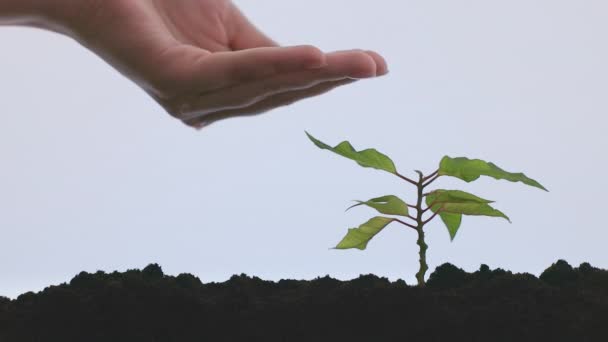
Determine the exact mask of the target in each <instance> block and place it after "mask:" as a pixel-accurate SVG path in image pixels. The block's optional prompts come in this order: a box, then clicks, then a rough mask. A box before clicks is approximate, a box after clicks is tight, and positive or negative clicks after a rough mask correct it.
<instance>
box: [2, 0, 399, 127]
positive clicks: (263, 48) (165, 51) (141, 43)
mask: <svg viewBox="0 0 608 342" xmlns="http://www.w3.org/2000/svg"><path fill="white" fill-rule="evenodd" d="M0 25H25V26H32V27H38V28H42V29H46V30H51V31H55V32H58V33H61V34H64V35H66V36H69V37H71V38H73V39H75V40H76V41H78V42H79V43H80V44H82V45H83V46H85V47H86V48H88V49H90V50H92V51H94V52H95V53H96V54H97V55H99V56H100V57H101V58H103V59H104V60H105V61H106V62H108V63H109V64H110V65H112V66H113V67H114V68H116V69H117V70H119V71H120V72H121V73H122V74H124V75H125V76H126V77H128V78H129V79H131V80H132V81H134V82H135V83H137V84H138V85H139V86H140V87H141V88H142V89H144V90H145V91H146V92H147V93H148V94H149V95H150V96H152V97H153V98H154V99H155V100H156V101H157V102H158V103H159V104H160V105H161V106H162V107H163V108H164V109H165V110H166V111H167V112H168V113H169V114H171V115H173V116H174V117H176V118H178V119H180V120H182V121H183V122H184V123H186V124H187V125H190V126H192V127H196V128H201V127H203V126H206V125H208V124H210V123H212V122H215V121H217V120H220V119H225V118H230V117H236V116H246V115H255V114H260V113H264V112H267V111H269V110H272V109H274V108H277V107H281V106H285V105H289V104H292V103H294V102H296V101H299V100H302V99H305V98H309V97H312V96H316V95H320V94H323V93H325V92H328V91H330V90H332V89H334V88H336V87H339V86H342V85H346V84H349V83H352V82H354V81H356V80H358V79H364V78H372V77H376V76H381V75H384V74H386V73H387V72H388V70H387V64H386V62H385V60H384V59H383V58H382V56H380V55H379V54H378V53H376V52H373V51H365V50H358V49H357V50H348V51H337V52H330V53H324V52H322V51H320V50H319V49H318V48H316V47H314V46H309V45H306V46H289V47H282V46H279V44H277V43H276V42H274V41H273V40H272V39H270V38H269V37H267V36H266V35H265V34H263V33H262V32H261V31H260V30H259V29H257V28H256V27H255V26H254V25H253V24H252V23H251V22H250V21H249V20H248V19H247V18H246V17H245V16H244V15H243V14H242V13H241V12H240V11H239V9H238V8H237V7H236V6H235V5H234V4H233V3H232V2H231V1H229V0H0Z"/></svg>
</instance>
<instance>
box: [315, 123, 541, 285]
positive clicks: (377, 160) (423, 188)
mask: <svg viewBox="0 0 608 342" xmlns="http://www.w3.org/2000/svg"><path fill="white" fill-rule="evenodd" d="M306 134H307V135H308V138H309V139H310V140H311V141H312V142H313V143H314V144H315V145H316V146H317V147H319V148H321V149H324V150H329V151H332V152H334V153H336V154H339V155H341V156H343V157H345V158H348V159H352V160H354V161H356V162H357V163H358V164H359V165H361V166H363V167H368V168H373V169H377V170H382V171H386V172H388V173H392V174H393V175H395V176H397V177H399V178H401V179H402V180H404V181H406V182H408V183H410V184H411V185H413V186H415V187H416V189H417V196H416V202H415V204H408V203H407V202H405V201H403V200H402V199H400V198H399V197H397V196H394V195H387V196H382V197H377V198H372V199H370V200H368V201H356V202H357V204H355V205H353V206H351V207H350V208H348V209H351V208H354V207H358V206H368V207H371V208H373V209H375V210H376V211H378V212H380V213H381V214H385V215H391V216H399V217H400V218H397V217H385V216H376V217H374V218H372V219H370V220H369V221H367V222H365V223H363V224H362V225H360V226H359V227H357V228H351V229H349V230H348V233H347V234H346V236H344V238H343V239H342V241H340V242H339V243H338V245H337V246H336V247H335V249H350V248H357V249H360V250H364V249H365V248H366V247H367V244H368V242H369V241H370V240H371V239H372V238H373V237H374V236H376V234H378V233H379V232H380V231H381V230H382V229H384V228H385V227H386V226H388V225H389V224H390V223H393V222H396V223H400V224H402V225H404V226H406V227H409V228H411V229H413V230H415V231H416V232H417V233H418V247H419V254H420V268H419V270H418V273H417V274H416V279H417V281H418V285H419V286H424V284H425V273H426V271H427V270H428V265H427V263H426V251H427V249H428V246H427V244H426V243H425V241H424V227H425V226H426V224H428V223H429V222H431V221H432V220H433V219H434V218H436V217H437V216H439V217H440V218H441V220H442V221H443V223H444V224H445V226H446V227H447V229H448V232H449V234H450V239H451V240H454V237H455V236H456V233H457V232H458V229H459V228H460V224H461V222H462V216H463V215H474V216H491V217H502V218H504V219H506V220H507V221H509V222H511V221H510V220H509V218H508V217H507V215H505V214H504V213H503V212H501V211H500V210H497V209H494V208H493V207H492V206H491V203H493V201H490V200H486V199H483V198H481V197H478V196H475V195H473V194H470V193H467V192H464V191H460V190H444V189H435V190H432V191H429V190H427V188H428V186H429V185H431V184H432V183H433V182H434V181H435V180H437V178H439V177H442V176H449V177H456V178H459V179H461V180H464V181H465V182H467V183H469V182H472V181H475V180H477V179H479V177H481V176H488V177H492V178H495V179H504V180H508V181H511V182H521V183H524V184H526V185H530V186H533V187H536V188H539V189H542V190H545V191H548V190H547V189H545V187H543V186H542V185H541V184H540V183H538V182H537V181H535V180H534V179H531V178H528V177H527V176H526V175H525V174H523V173H512V172H507V171H505V170H503V169H501V168H499V167H498V166H496V165H495V164H493V163H489V162H486V161H483V160H479V159H468V158H464V157H458V158H451V157H448V156H445V157H443V159H441V162H440V163H439V168H438V169H437V170H436V171H435V172H433V173H430V174H428V175H424V174H423V173H422V172H421V171H416V173H417V174H418V178H417V180H415V179H411V178H408V177H406V176H404V175H402V174H400V173H399V172H397V169H396V168H395V164H394V163H393V161H392V160H391V159H390V158H389V157H387V156H386V155H384V154H382V153H380V152H378V151H377V150H375V149H367V150H362V151H357V150H355V149H354V148H353V146H352V145H351V144H350V143H349V142H348V141H343V142H341V143H340V144H338V145H337V146H335V147H331V146H329V145H327V144H325V143H323V142H321V141H319V140H317V139H316V138H314V137H313V136H312V135H310V134H308V132H307V133H306ZM348 209H347V210H348Z"/></svg>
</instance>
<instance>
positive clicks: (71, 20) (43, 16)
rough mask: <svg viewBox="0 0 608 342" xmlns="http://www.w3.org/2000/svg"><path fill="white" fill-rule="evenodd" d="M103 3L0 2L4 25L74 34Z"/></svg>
mask: <svg viewBox="0 0 608 342" xmlns="http://www.w3.org/2000/svg"><path fill="white" fill-rule="evenodd" d="M99 2H101V1H99V0H0V25H19V26H30V27H37V28H41V29H46V30H50V31H55V32H58V33H62V34H66V35H72V34H73V33H74V32H76V31H77V30H78V26H79V25H80V23H81V22H82V20H83V18H86V16H87V15H88V13H90V12H91V10H90V9H91V8H93V7H94V6H95V4H96V3H99Z"/></svg>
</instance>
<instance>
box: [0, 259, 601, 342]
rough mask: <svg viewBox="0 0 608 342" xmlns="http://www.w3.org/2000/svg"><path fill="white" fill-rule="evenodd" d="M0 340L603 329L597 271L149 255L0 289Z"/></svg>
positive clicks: (542, 334)
mask: <svg viewBox="0 0 608 342" xmlns="http://www.w3.org/2000/svg"><path fill="white" fill-rule="evenodd" d="M0 341H1V342H20V341H28V342H29V341H32V342H34V341H36V342H37V341H42V342H47V341H61V342H70V341H79V342H81V341H86V342H97V341H100V342H101V341H103V342H108V341H131V342H138V341H146V342H152V341H154V342H162V341H180V342H181V341H214V342H215V341H265V342H266V341H267V342H273V341H294V342H296V341H315V342H316V341H366V342H374V341H467V342H472V341H489V342H493V341H510V342H511V341H535V342H536V341H577V342H580V341H608V271H606V270H600V269H597V268H594V267H592V266H590V265H589V264H587V263H584V264H581V265H580V267H578V268H572V267H571V266H570V265H568V264H567V263H566V262H565V261H558V262H557V263H555V264H553V265H552V266H551V267H549V268H548V269H547V270H546V271H545V272H544V273H543V274H542V275H541V276H540V279H538V278H536V277H534V276H533V275H530V274H512V273H511V272H506V271H503V270H501V269H497V270H490V269H489V268H488V267H487V266H485V265H482V266H481V268H480V270H479V271H477V272H474V273H466V272H464V271H463V270H461V269H459V268H456V267H455V266H453V265H450V264H444V265H442V266H439V267H438V268H437V269H436V270H435V272H434V273H433V274H431V276H430V279H429V281H428V286H427V288H424V289H422V288H417V287H412V286H408V285H406V284H405V283H404V282H403V281H397V282H392V283H391V282H389V281H388V280H387V279H385V278H378V277H376V276H373V275H366V276H361V277H359V278H357V279H354V280H351V281H345V282H343V281H338V280H335V279H332V278H329V277H324V278H318V279H315V280H312V281H296V280H281V281H279V282H277V283H275V282H269V281H263V280H261V279H259V278H255V277H254V278H250V277H247V276H245V275H240V276H234V277H232V278H231V279H230V280H228V281H226V282H224V283H210V284H202V283H201V281H200V280H199V279H198V278H196V277H194V276H192V275H190V274H180V275H179V276H177V277H172V276H167V275H164V274H163V272H162V270H161V268H160V267H159V266H158V265H156V264H152V265H149V266H148V267H146V268H145V269H143V270H142V271H139V270H129V271H127V272H124V273H119V272H114V273H111V274H106V273H104V272H97V273H94V274H89V273H85V272H82V273H80V274H79V275H77V276H76V277H75V278H74V279H72V280H71V281H70V283H69V284H62V285H59V286H51V287H49V288H47V289H45V290H44V291H42V292H40V293H36V294H35V293H26V294H23V295H21V296H19V298H17V299H16V300H13V301H11V300H8V299H6V298H2V297H0Z"/></svg>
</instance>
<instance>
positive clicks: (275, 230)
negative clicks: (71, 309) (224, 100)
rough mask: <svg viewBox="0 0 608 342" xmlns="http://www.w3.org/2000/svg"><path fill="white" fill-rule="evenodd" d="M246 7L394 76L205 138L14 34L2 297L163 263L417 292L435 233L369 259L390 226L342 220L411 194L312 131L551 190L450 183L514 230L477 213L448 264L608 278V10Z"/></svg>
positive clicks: (438, 240)
mask: <svg viewBox="0 0 608 342" xmlns="http://www.w3.org/2000/svg"><path fill="white" fill-rule="evenodd" d="M237 4H239V5H240V6H241V7H242V9H243V11H244V12H245V13H247V14H248V15H249V17H250V18H251V19H252V20H253V21H254V22H256V23H258V24H259V26H261V27H262V28H263V29H264V30H265V31H266V32H268V33H269V34H270V35H272V36H273V37H274V38H276V39H277V40H278V41H280V42H282V43H284V44H288V45H291V44H302V43H312V44H316V45H318V46H319V47H321V48H322V49H324V50H338V49H348V48H356V47H360V48H370V49H375V50H377V51H379V52H380V53H382V54H383V55H384V56H385V57H386V59H387V60H388V62H389V68H390V70H391V72H390V74H389V75H388V76H387V77H384V78H381V79H377V80H372V81H364V82H363V81H362V82H359V83H356V84H354V85H352V86H349V87H348V88H343V89H340V90H337V91H335V92H333V93H330V94H328V95H325V96H323V97H320V98H316V99H312V100H308V101H306V102H303V103H299V104H297V105H294V106H291V107H288V108H284V109H280V110H277V111H275V112H272V113H271V114H268V115H265V116H261V117H256V118H246V119H236V120H230V121H226V122H222V123H219V124H216V125H213V126H211V127H209V128H208V129H206V130H203V131H201V132H194V131H193V130H191V129H188V128H186V127H185V126H182V125H181V124H179V123H178V122H177V121H175V120H173V119H171V118H170V117H169V116H168V115H165V114H164V113H163V111H162V110H161V109H160V108H159V107H158V106H157V105H156V104H155V103H154V102H153V101H152V100H151V99H149V98H148V97H147V95H146V94H145V93H144V92H142V91H141V90H139V89H138V88H137V87H136V86H135V85H133V84H131V83H130V82H129V81H128V80H126V79H125V78H123V77H122V76H120V75H119V74H118V73H117V72H115V71H113V70H112V69H111V68H110V67H109V66H107V65H106V64H104V63H103V62H102V61H101V60H100V59H98V58H97V57H95V56H94V55H93V54H91V53H90V52H88V51H86V50H85V49H83V48H81V47H80V46H78V45H77V44H76V43H74V42H72V41H70V40H68V39H66V38H63V37H61V36H58V35H54V34H50V33H45V32H41V31H36V30H30V29H23V28H0V46H1V48H0V94H1V95H0V110H1V113H0V163H1V164H0V166H1V168H0V295H5V296H9V297H15V296H17V295H18V294H20V293H23V292H25V291H29V290H34V291H38V290H41V289H43V288H44V287H45V286H47V285H50V284H58V283H61V282H63V281H68V280H69V279H71V278H72V277H73V276H74V275H75V274H77V273H78V272H80V271H82V270H87V271H90V272H93V271H96V270H98V269H101V270H105V271H113V270H126V269H128V268H141V267H144V266H146V265H147V264H148V263H151V262H158V263H160V264H161V265H162V266H163V269H164V270H165V272H166V273H170V274H177V273H180V272H190V273H193V274H196V275H197V276H199V277H200V278H201V279H202V280H203V281H223V280H225V279H227V278H229V277H230V275H232V274H235V273H247V274H250V275H257V276H259V277H262V278H266V279H272V280H278V279H281V278H299V279H311V278H314V277H316V276H323V275H325V274H329V275H331V276H333V277H337V278H340V279H350V278H353V277H356V276H358V275H359V274H365V273H375V274H377V275H380V276H386V277H389V278H390V279H393V280H394V279H396V278H402V279H405V280H406V281H407V282H408V283H414V281H415V279H414V274H415V273H416V271H417V266H418V265H417V262H418V257H417V246H416V244H415V240H416V237H415V233H414V232H412V231H408V230H406V229H404V228H402V227H401V226H397V225H395V226H389V227H388V228H387V229H386V230H385V231H384V232H383V233H381V234H380V235H379V236H378V237H377V238H376V239H374V240H373V241H372V242H371V243H370V244H369V246H368V249H367V250H366V251H363V252H361V251H355V250H353V251H334V250H329V249H328V248H329V247H331V246H334V245H335V244H336V243H337V242H338V241H339V240H340V239H341V238H342V236H343V235H344V234H345V233H346V230H347V228H349V227H353V226H357V225H359V224H360V223H363V222H365V221H366V220H367V219H368V218H370V217H372V216H374V212H373V211H372V210H371V209H364V208H358V210H352V211H349V212H347V213H345V212H344V209H345V208H346V207H348V206H350V204H351V203H352V202H350V201H351V200H353V199H362V200H365V199H369V198H372V197H377V196H380V195H386V194H395V195H399V196H400V197H402V198H404V199H410V200H411V198H412V195H414V192H413V189H411V188H410V187H409V186H408V184H405V183H403V182H402V181H400V180H399V179H396V178H393V177H391V175H389V174H386V173H382V172H378V171H374V170H370V169H363V168H360V167H358V166H357V165H356V164H354V163H352V162H349V161H346V160H343V159H341V158H340V157H338V156H335V155H333V154H331V153H329V152H327V151H321V150H318V149H317V148H316V147H314V146H313V145H312V144H311V143H310V142H309V141H308V140H307V139H306V137H305V135H304V130H308V131H309V132H311V133H312V134H314V135H316V136H317V137H318V138H320V139H321V140H324V141H325V142H327V143H331V144H335V143H338V142H340V141H342V140H344V139H349V140H351V142H352V143H353V144H354V145H355V147H357V148H366V147H375V148H377V149H379V150H380V151H382V152H384V153H386V154H387V155H389V156H391V157H392V158H393V160H394V161H395V163H396V165H397V168H398V169H399V170H401V172H402V173H405V174H411V172H410V170H413V169H422V170H425V171H433V169H434V168H435V167H436V165H437V163H438V161H439V159H440V158H441V157H442V156H443V155H445V154H448V155H451V156H468V157H472V158H483V159H487V160H491V161H494V162H495V163H496V164H498V165H499V166H502V167H503V168H505V169H507V170H512V171H524V172H526V173H527V174H528V175H529V176H531V177H533V178H536V179H538V180H539V181H540V182H541V183H543V184H544V185H545V186H546V187H548V188H549V189H550V190H551V192H550V193H545V192H542V191H539V190H536V189H534V188H529V187H526V186H524V185H521V184H512V183H508V182H498V181H494V180H489V179H484V180H480V181H478V182H476V183H473V184H466V183H464V182H461V181H458V180H449V179H443V180H441V181H440V182H438V184H437V185H438V186H440V187H443V188H458V189H462V190H466V191H470V192H473V193H476V194H478V195H480V196H483V197H486V198H489V199H493V200H496V201H497V203H496V207H497V208H498V209H501V210H503V211H504V212H505V213H507V214H508V215H509V216H510V217H511V219H512V221H513V224H508V223H507V222H506V221H503V220H499V219H492V218H471V217H465V219H464V220H463V221H464V222H463V226H462V228H461V230H460V232H459V235H458V236H457V237H456V239H455V241H454V242H453V243H450V242H449V236H448V233H447V231H446V229H445V228H444V227H443V226H442V224H441V222H440V221H436V222H435V223H433V224H432V225H430V226H429V227H428V229H427V243H428V244H429V245H430V248H429V251H428V260H429V264H430V266H431V269H434V267H435V266H437V265H439V264H441V263H444V262H451V263H454V264H456V265H458V266H460V267H463V268H464V269H466V270H468V271H472V270H475V269H477V268H478V267H479V265H480V264H481V263H487V264H489V265H490V266H491V267H502V268H506V269H510V270H513V271H517V272H530V273H534V274H536V275H538V274H539V272H540V271H542V270H543V269H544V268H545V267H547V266H548V265H550V264H551V263H552V262H554V261H556V260H557V259H558V258H564V259H566V260H567V261H569V262H570V263H571V264H574V265H578V264H579V263H580V262H582V261H589V262H591V263H592V264H593V265H595V266H599V267H604V268H608V258H607V252H606V248H605V245H606V241H607V239H608V233H607V229H608V227H606V225H605V223H604V220H603V218H604V215H603V214H604V212H603V211H604V210H606V209H605V208H604V207H603V206H604V203H603V198H604V195H605V193H606V191H607V190H608V180H607V178H606V177H605V176H604V175H603V174H604V172H605V170H606V169H608V160H607V159H608V158H607V157H606V153H605V149H606V147H608V138H607V137H606V135H605V132H606V128H607V127H608V120H607V119H606V114H607V110H608V96H606V94H607V91H608V66H607V64H606V61H607V60H608V45H607V43H606V33H607V32H608V21H607V20H606V17H607V15H608V4H607V3H606V2H605V1H600V0H598V1H556V0H544V1H530V0H525V1H524V0H515V1H503V2H497V1H491V2H490V1H482V0H470V1H448V0H444V1H422V0H419V1H389V0H380V1H375V2H373V3H372V2H369V1H352V0H351V1H348V0H332V1H322V0H308V1H300V2H292V1H276V0H274V1H270V0H268V1H253V0H242V1H237ZM370 4H371V5H370Z"/></svg>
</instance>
